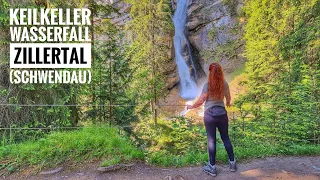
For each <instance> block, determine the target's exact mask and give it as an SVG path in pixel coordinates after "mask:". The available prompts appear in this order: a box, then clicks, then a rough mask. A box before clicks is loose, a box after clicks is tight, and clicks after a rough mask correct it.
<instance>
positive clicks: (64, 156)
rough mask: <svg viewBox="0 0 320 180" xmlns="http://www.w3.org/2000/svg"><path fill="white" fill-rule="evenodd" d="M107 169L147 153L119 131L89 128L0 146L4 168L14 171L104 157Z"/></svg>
mask: <svg viewBox="0 0 320 180" xmlns="http://www.w3.org/2000/svg"><path fill="white" fill-rule="evenodd" d="M102 157H103V159H104V160H103V163H102V165H104V166H107V165H111V164H117V163H121V162H129V161H133V160H136V159H139V160H143V159H144V153H143V152H142V151H141V150H140V149H138V148H136V147H134V146H133V145H132V144H131V143H130V141H129V140H128V138H127V137H126V136H120V135H119V131H118V129H116V128H107V127H106V128H103V127H88V128H83V129H80V130H75V131H67V132H54V133H52V134H49V135H47V136H46V137H45V138H41V139H40V140H38V141H27V142H23V143H19V144H12V145H7V146H2V147H0V162H6V163H1V164H3V165H2V166H0V168H1V169H7V170H9V171H14V170H15V169H18V168H19V167H21V166H29V165H37V166H41V167H42V166H48V167H50V166H56V165H58V164H61V163H63V162H66V161H69V160H75V161H82V160H89V159H96V158H102Z"/></svg>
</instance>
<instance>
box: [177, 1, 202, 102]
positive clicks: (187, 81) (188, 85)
mask: <svg viewBox="0 0 320 180" xmlns="http://www.w3.org/2000/svg"><path fill="white" fill-rule="evenodd" d="M187 8H188V0H178V4H177V9H176V12H175V13H174V17H173V23H174V27H175V35H174V48H175V57H176V63H177V66H178V73H179V77H180V96H181V97H182V98H184V99H188V100H192V99H194V98H196V97H197V95H198V88H197V84H196V83H195V81H194V80H193V79H192V78H191V74H190V70H189V66H188V65H187V63H186V60H185V58H184V57H183V55H182V51H183V46H182V43H183V42H185V43H186V44H187V47H188V53H189V56H190V61H191V66H192V68H193V71H194V74H195V76H196V71H195V67H194V64H193V59H192V56H191V48H190V44H189V41H188V40H187V38H186V35H185V33H184V31H185V24H186V22H187Z"/></svg>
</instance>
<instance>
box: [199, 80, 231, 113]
mask: <svg viewBox="0 0 320 180" xmlns="http://www.w3.org/2000/svg"><path fill="white" fill-rule="evenodd" d="M202 93H208V82H206V83H205V84H204V85H203V89H202ZM228 94H229V84H228V82H227V81H224V96H225V97H227V96H228ZM213 106H221V107H225V104H224V101H223V99H222V100H217V99H214V97H212V96H208V98H207V100H206V102H205V105H204V110H207V109H209V108H210V107H213Z"/></svg>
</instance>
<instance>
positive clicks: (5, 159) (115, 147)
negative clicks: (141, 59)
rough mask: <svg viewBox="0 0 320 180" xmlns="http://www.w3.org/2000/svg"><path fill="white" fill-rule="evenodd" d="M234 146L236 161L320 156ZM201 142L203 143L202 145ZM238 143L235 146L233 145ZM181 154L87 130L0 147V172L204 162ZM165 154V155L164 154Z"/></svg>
mask: <svg viewBox="0 0 320 180" xmlns="http://www.w3.org/2000/svg"><path fill="white" fill-rule="evenodd" d="M242 142H243V143H241V144H240V145H239V146H235V147H234V151H235V156H236V159H237V161H243V160H247V159H251V158H264V157H270V156H287V155H293V156H299V155H320V145H311V144H292V145H273V144H270V143H268V142H262V143H255V142H252V141H242ZM204 143H205V142H204ZM237 144H239V143H237ZM188 149H189V150H187V151H186V153H184V154H178V155H177V154H172V153H169V152H167V151H165V150H159V151H154V152H151V151H150V152H144V151H142V150H141V149H139V148H137V147H135V146H134V145H132V143H131V142H130V140H129V139H128V137H126V136H120V135H119V132H118V129H116V128H107V127H105V128H103V127H88V128H83V129H80V130H75V131H66V132H54V133H52V134H49V135H47V136H46V137H45V138H42V139H40V140H38V141H27V142H22V143H19V144H12V145H7V146H2V147H0V162H1V163H0V164H1V165H0V169H2V170H4V169H6V170H7V171H8V172H13V171H16V170H17V169H19V168H23V167H26V166H30V165H32V166H36V167H38V168H42V167H53V166H57V165H58V164H61V163H64V162H68V161H85V160H92V159H99V160H102V163H101V166H104V167H105V166H109V165H114V164H119V163H128V162H132V161H135V160H145V161H146V163H148V164H151V165H157V166H166V167H169V166H175V167H182V166H189V165H203V164H204V163H205V162H207V161H208V155H207V152H206V150H205V149H202V150H201V148H200V147H188ZM166 152H167V153H166ZM216 156H217V163H225V164H226V163H228V157H227V154H226V151H225V149H224V146H223V144H222V143H221V142H220V141H218V144H217V155H216Z"/></svg>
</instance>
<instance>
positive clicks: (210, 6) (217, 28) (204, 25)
mask: <svg viewBox="0 0 320 180" xmlns="http://www.w3.org/2000/svg"><path fill="white" fill-rule="evenodd" d="M225 2H227V1H222V0H189V3H190V4H189V8H188V22H187V25H186V26H187V28H188V33H189V34H188V37H189V40H190V42H191V44H192V47H193V55H194V57H195V60H196V61H198V62H199V63H200V64H201V67H202V69H203V70H204V71H205V72H206V74H207V73H208V67H209V64H210V63H212V62H219V63H220V64H221V65H222V66H223V68H224V70H225V72H226V73H227V74H228V73H230V72H233V71H234V70H235V69H237V67H238V66H239V65H241V64H243V63H244V62H245V58H243V57H241V56H240V55H239V54H241V53H242V52H243V44H244V43H243V42H242V40H241V38H242V37H241V36H242V35H241V34H242V30H241V29H242V24H241V22H240V21H239V20H238V19H239V18H238V15H239V13H240V9H241V7H242V5H243V2H242V0H238V1H234V2H233V1H230V2H231V3H232V4H230V3H229V4H228V3H225ZM176 3H177V0H173V9H174V8H175V6H176ZM240 19H241V18H240Z"/></svg>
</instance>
